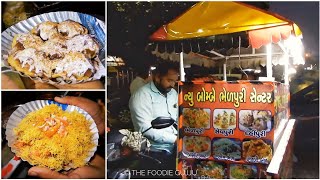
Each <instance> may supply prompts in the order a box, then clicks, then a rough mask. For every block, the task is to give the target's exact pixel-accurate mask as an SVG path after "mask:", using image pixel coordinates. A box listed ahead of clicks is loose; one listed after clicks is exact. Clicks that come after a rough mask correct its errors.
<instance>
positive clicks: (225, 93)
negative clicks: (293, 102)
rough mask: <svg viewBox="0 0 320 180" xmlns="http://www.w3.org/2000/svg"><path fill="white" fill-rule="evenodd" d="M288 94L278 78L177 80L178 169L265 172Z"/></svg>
mask: <svg viewBox="0 0 320 180" xmlns="http://www.w3.org/2000/svg"><path fill="white" fill-rule="evenodd" d="M289 96H290V95H289V87H288V85H284V84H281V83H277V82H261V81H232V82H225V81H215V82H203V81H193V82H180V83H179V141H178V169H179V170H180V172H181V173H183V174H185V175H186V177H187V176H188V174H189V176H188V177H193V178H265V177H266V175H267V173H266V169H267V167H268V164H269V163H270V161H271V159H272V156H273V152H274V151H275V149H276V147H277V144H278V143H279V139H280V137H281V135H282V132H283V129H284V128H285V126H286V123H287V121H288V117H289V106H288V104H289ZM213 169H214V170H213ZM183 170H188V171H187V173H185V172H186V171H183ZM190 170H192V171H190ZM244 172H245V173H244Z"/></svg>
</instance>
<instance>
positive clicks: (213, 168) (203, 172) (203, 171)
mask: <svg viewBox="0 0 320 180" xmlns="http://www.w3.org/2000/svg"><path fill="white" fill-rule="evenodd" d="M195 166H196V167H195V168H196V172H197V174H196V178H201V179H225V166H224V165H223V164H221V163H217V162H214V161H199V162H198V163H197V164H196V165H195Z"/></svg>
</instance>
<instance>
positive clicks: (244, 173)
mask: <svg viewBox="0 0 320 180" xmlns="http://www.w3.org/2000/svg"><path fill="white" fill-rule="evenodd" d="M256 178H257V167H256V166H253V165H244V164H231V165H230V179H256Z"/></svg>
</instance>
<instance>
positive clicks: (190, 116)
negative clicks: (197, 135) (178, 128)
mask: <svg viewBox="0 0 320 180" xmlns="http://www.w3.org/2000/svg"><path fill="white" fill-rule="evenodd" d="M208 111H209V112H208ZM208 111H207V109H200V108H194V109H192V108H185V109H183V117H184V120H183V125H184V126H185V127H190V128H205V129H207V128H209V127H210V115H209V114H210V110H208Z"/></svg>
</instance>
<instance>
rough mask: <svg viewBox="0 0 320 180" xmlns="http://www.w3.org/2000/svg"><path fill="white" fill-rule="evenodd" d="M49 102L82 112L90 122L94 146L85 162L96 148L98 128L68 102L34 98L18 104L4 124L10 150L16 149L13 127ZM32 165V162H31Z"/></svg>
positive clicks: (70, 110)
mask: <svg viewBox="0 0 320 180" xmlns="http://www.w3.org/2000/svg"><path fill="white" fill-rule="evenodd" d="M50 104H57V105H59V106H60V107H61V108H62V110H64V111H67V112H72V111H77V112H79V113H81V114H83V115H84V116H85V118H86V120H88V121H90V122H92V124H91V126H90V131H91V132H92V133H93V136H92V142H94V144H95V146H94V147H93V148H92V149H91V150H90V151H89V153H88V157H87V158H86V159H85V161H86V162H89V161H90V159H91V157H92V156H93V155H94V153H95V152H96V150H97V146H98V140H99V134H98V129H97V126H96V124H95V122H94V120H93V119H92V117H91V116H90V115H89V114H88V113H87V112H86V111H84V110H83V109H81V108H79V107H77V106H73V105H68V104H60V103H57V102H55V101H51V100H36V101H31V102H28V103H26V104H24V105H22V106H20V107H19V108H18V109H16V110H15V111H14V112H13V113H12V114H11V116H10V117H9V120H8V123H7V126H6V139H7V140H8V146H9V147H10V148H11V151H12V152H13V153H16V152H17V150H16V149H15V148H13V146H12V145H13V144H14V143H15V141H16V139H17V136H16V135H15V134H14V131H13V129H14V128H15V127H17V126H18V124H19V123H20V121H21V120H22V119H23V118H24V117H26V115H27V114H29V113H30V112H33V111H37V110H39V109H42V108H43V107H44V106H47V105H50ZM22 160H23V161H26V160H25V159H22ZM31 165H33V164H31ZM70 168H72V167H71V166H66V167H65V168H64V170H69V169H70Z"/></svg>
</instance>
